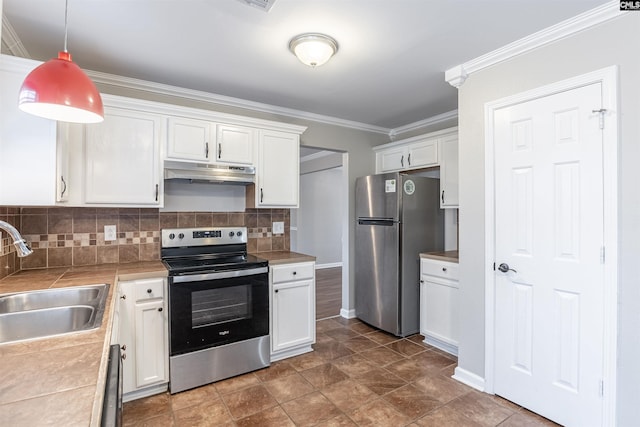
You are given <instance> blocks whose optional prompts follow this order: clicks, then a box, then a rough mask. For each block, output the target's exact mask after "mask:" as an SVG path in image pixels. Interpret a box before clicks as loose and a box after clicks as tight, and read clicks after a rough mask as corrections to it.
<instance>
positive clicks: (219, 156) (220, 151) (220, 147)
mask: <svg viewBox="0 0 640 427" xmlns="http://www.w3.org/2000/svg"><path fill="white" fill-rule="evenodd" d="M221 157H222V144H218V158H221Z"/></svg>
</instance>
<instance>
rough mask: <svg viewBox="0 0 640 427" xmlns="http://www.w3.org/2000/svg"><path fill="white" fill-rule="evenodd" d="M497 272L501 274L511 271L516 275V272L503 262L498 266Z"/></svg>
mask: <svg viewBox="0 0 640 427" xmlns="http://www.w3.org/2000/svg"><path fill="white" fill-rule="evenodd" d="M498 270H500V271H502V272H503V273H506V272H507V271H513V272H514V273H517V271H515V270H514V269H513V268H511V267H509V264H506V263H504V262H503V263H502V264H500V265H499V266H498Z"/></svg>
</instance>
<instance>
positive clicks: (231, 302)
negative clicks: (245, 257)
mask: <svg viewBox="0 0 640 427" xmlns="http://www.w3.org/2000/svg"><path fill="white" fill-rule="evenodd" d="M191 307H192V313H191V327H192V328H202V327H206V326H214V325H219V324H221V323H226V322H234V321H238V320H245V319H251V317H252V312H251V307H252V303H251V285H241V286H231V287H224V288H217V289H206V290H202V291H194V292H192V293H191Z"/></svg>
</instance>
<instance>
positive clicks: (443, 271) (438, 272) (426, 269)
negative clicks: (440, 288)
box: [420, 258, 458, 280]
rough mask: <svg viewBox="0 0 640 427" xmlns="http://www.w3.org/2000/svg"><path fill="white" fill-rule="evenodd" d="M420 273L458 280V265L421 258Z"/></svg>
mask: <svg viewBox="0 0 640 427" xmlns="http://www.w3.org/2000/svg"><path fill="white" fill-rule="evenodd" d="M420 273H421V274H426V275H428V276H435V277H441V278H443V279H451V280H458V264H456V263H454V262H445V261H436V260H431V259H424V258H423V259H421V260H420Z"/></svg>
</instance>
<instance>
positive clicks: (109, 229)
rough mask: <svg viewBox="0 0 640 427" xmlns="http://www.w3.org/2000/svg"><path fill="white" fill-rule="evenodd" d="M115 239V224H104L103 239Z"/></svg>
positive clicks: (110, 240)
mask: <svg viewBox="0 0 640 427" xmlns="http://www.w3.org/2000/svg"><path fill="white" fill-rule="evenodd" d="M114 240H116V226H115V225H105V226H104V241H105V242H112V241H114Z"/></svg>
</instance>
